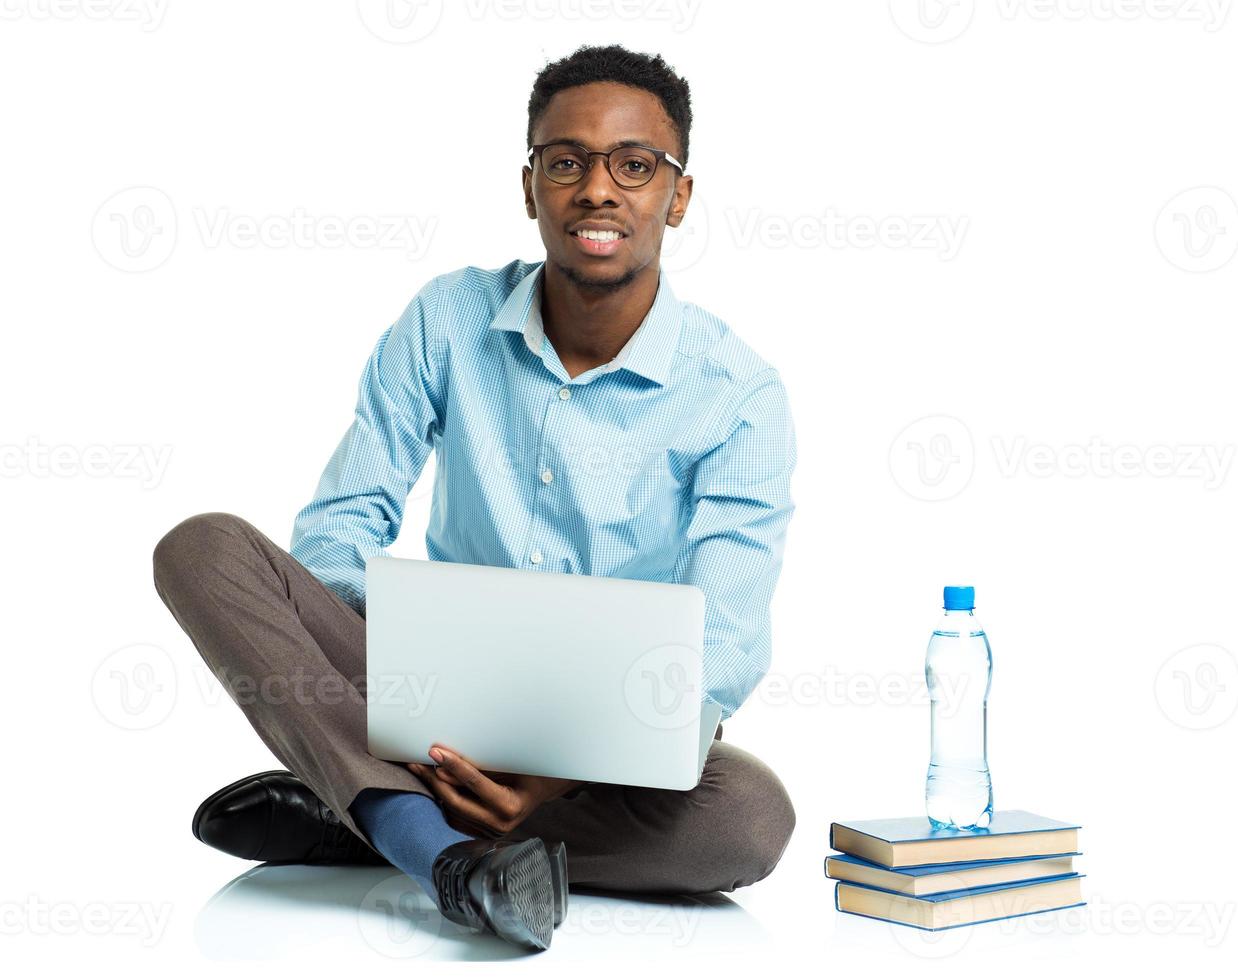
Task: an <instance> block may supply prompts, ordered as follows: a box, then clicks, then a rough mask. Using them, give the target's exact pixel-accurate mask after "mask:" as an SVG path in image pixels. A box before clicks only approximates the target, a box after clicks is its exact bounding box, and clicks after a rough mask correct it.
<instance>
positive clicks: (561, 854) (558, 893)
mask: <svg viewBox="0 0 1238 980" xmlns="http://www.w3.org/2000/svg"><path fill="white" fill-rule="evenodd" d="M550 870H551V872H552V873H553V874H554V886H555V928H556V929H557V928H559V926H560V925H561V924H562V922H563V920H564V919H565V918H566V917H567V901H568V898H567V896H568V892H567V845H566V844H564V843H563V841H559V842H558V843H557V844H555V846H554V847H553V848H552V849H551V851H550Z"/></svg>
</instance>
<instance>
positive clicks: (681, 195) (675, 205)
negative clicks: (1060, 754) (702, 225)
mask: <svg viewBox="0 0 1238 980" xmlns="http://www.w3.org/2000/svg"><path fill="white" fill-rule="evenodd" d="M691 199H692V175H691V174H684V175H683V176H682V177H677V178H675V195H674V196H673V197H672V198H671V206H670V208H669V209H668V210H667V212H666V224H667V226H668V227H670V228H678V227H679V225H680V223H681V222H682V221H683V217H684V215H685V214H686V213H687V211H688V201H690V200H691Z"/></svg>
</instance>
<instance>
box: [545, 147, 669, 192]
mask: <svg viewBox="0 0 1238 980" xmlns="http://www.w3.org/2000/svg"><path fill="white" fill-rule="evenodd" d="M548 146H574V147H577V148H578V149H579V150H580V151H581V152H582V153H583V154H584V155H585V159H586V160H589V161H592V159H593V158H594V157H606V172H607V173H608V174H610V176H611V179H612V180H613V181H614V182H615V183H616V184H618V185H619V186H620V187H623V188H627V189H629V190H631V189H635V188H637V187H644V186H645V185H646V184H648V183H649V182H650V181H652V180H653V178H654V177H655V176H657V173H658V166H659V165H660V164H661V163H662V161H663V160H665V161H666V162H667V163H669V164H670V165H671V166H672V167H675V168H676V169H677V170H678V171H679V175H680V176H681V177H682V176H683V174H684V167H683V164H682V163H680V162H679V161H678V160H676V159H675V158H674V157H673V156H671V155H670V154H669V153H667V152H666V151H665V150H656V149H654V148H653V147H652V146H645V145H643V144H641V143H627V144H624V145H622V146H616V147H615V148H614V149H613V150H609V151H608V152H605V153H603V152H602V151H601V150H590V149H589V148H588V147H587V146H581V144H579V143H571V142H567V141H564V140H556V141H555V142H553V143H536V144H534V145H533V146H531V147H529V162H530V164H531V163H532V162H533V159H534V157H536V158H537V162H538V164H539V166H540V167H541V170H542V173H543V174H545V175H546V179H547V180H549V181H550V182H551V183H552V184H559V185H560V186H564V187H566V186H570V185H571V184H577V183H579V182H580V179H581V177H584V175H585V174H586V173H588V170H582V171H581V172H580V176H579V177H577V178H576V179H575V180H556V179H555V178H554V177H552V176H550V174H549V172H547V170H546V164H545V163H544V162H543V161H542V151H544V150H545V149H546V147H548ZM620 150H646V151H648V152H649V153H652V154H653V158H654V163H653V169H652V170H651V171H650V172H649V176H648V177H647V178H646V179H645V180H643V181H641V182H640V183H639V184H624V183H621V182H620V180H619V178H618V177H616V176H615V172H614V171H613V170H611V169H610V155H611V154H612V153H617V152H618V151H620Z"/></svg>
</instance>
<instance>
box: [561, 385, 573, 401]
mask: <svg viewBox="0 0 1238 980" xmlns="http://www.w3.org/2000/svg"><path fill="white" fill-rule="evenodd" d="M571 397H572V391H571V389H570V388H566V387H564V388H560V389H559V400H560V401H567V400H568V399H569V398H571Z"/></svg>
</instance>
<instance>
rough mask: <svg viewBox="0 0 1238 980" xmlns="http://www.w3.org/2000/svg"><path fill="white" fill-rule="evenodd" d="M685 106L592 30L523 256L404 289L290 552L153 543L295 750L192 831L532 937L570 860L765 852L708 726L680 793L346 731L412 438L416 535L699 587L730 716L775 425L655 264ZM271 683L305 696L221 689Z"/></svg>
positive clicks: (737, 347) (719, 329)
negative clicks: (333, 866)
mask: <svg viewBox="0 0 1238 980" xmlns="http://www.w3.org/2000/svg"><path fill="white" fill-rule="evenodd" d="M690 127H691V108H690V100H689V91H688V85H687V83H686V82H685V81H684V80H683V79H682V78H679V77H678V76H677V75H675V74H674V72H673V71H672V70H671V69H670V68H669V67H668V66H667V65H666V64H665V63H664V62H663V60H662V59H661V58H660V57H651V56H648V55H644V54H637V53H633V52H630V51H627V50H625V49H623V48H621V47H618V46H610V47H587V46H586V47H582V48H580V49H579V50H577V51H576V52H575V53H574V54H572V55H571V56H569V57H567V58H565V59H563V60H561V61H558V62H555V63H553V64H550V65H548V66H547V67H546V68H545V69H544V70H543V71H542V72H541V74H540V75H539V76H538V78H537V80H536V82H535V85H534V88H533V93H532V96H531V98H530V100H529V123H528V141H529V146H530V148H531V150H530V153H529V158H528V166H526V167H525V168H524V169H523V174H522V181H523V188H524V199H525V207H526V210H527V212H528V215H529V217H530V218H533V219H535V220H536V221H537V222H538V228H539V230H540V233H541V237H542V241H543V242H544V244H545V247H546V259H545V261H544V262H541V263H526V262H522V261H514V262H511V263H510V264H508V265H506V266H503V267H502V268H499V269H493V270H486V269H479V268H477V267H473V266H470V267H467V268H465V269H461V270H457V271H456V272H452V273H449V274H446V275H441V276H438V277H437V278H435V279H433V280H431V282H430V283H429V284H428V285H427V286H425V287H424V288H423V289H422V290H421V291H420V292H419V293H418V294H417V296H416V297H415V298H414V299H413V301H412V302H411V303H410V304H409V306H408V308H407V309H406V310H405V312H404V314H403V316H401V317H400V319H399V320H398V321H397V322H396V323H395V324H394V325H392V326H391V327H390V328H389V329H388V330H387V331H386V332H385V333H383V334H382V336H381V337H380V338H379V340H378V343H377V346H376V347H375V349H374V352H373V354H372V356H371V357H370V359H369V361H368V363H367V365H366V367H365V371H364V374H363V376H362V380H361V385H360V396H359V399H358V404H357V409H356V418H355V419H354V421H353V423H352V425H351V427H350V428H349V430H348V432H347V434H346V435H345V436H344V439H343V441H342V442H341V443H340V445H339V447H338V449H337V450H336V452H335V454H334V456H333V457H332V459H331V461H330V462H329V464H328V466H327V468H326V471H325V472H324V473H323V476H322V479H321V481H320V483H319V485H318V488H317V491H316V493H315V496H314V499H313V500H312V501H311V502H310V503H309V504H308V505H307V506H306V507H305V508H304V509H303V510H302V511H301V512H300V513H299V514H298V516H297V518H296V520H295V522H294V528H293V536H292V547H291V550H290V551H284V550H283V549H282V548H280V547H279V546H277V545H276V544H274V543H273V542H272V541H271V540H270V539H269V538H268V537H266V536H265V535H264V534H262V533H261V532H260V531H258V530H257V529H256V528H255V527H253V525H251V524H249V523H248V522H246V521H244V520H242V519H241V518H239V517H236V516H234V515H231V514H221V513H207V514H200V515H197V516H194V517H191V518H189V519H187V520H185V521H182V522H181V523H180V524H178V525H177V526H176V527H174V528H173V529H172V530H171V531H169V532H168V533H167V534H166V535H165V536H164V537H163V539H162V540H161V541H160V542H159V544H158V545H157V547H156V549H155V554H154V567H155V583H156V587H157V589H158V591H159V594H160V596H161V597H162V598H163V600H164V602H165V603H166V604H167V606H168V608H169V609H170V610H171V612H172V613H173V615H174V616H175V617H176V618H177V620H178V621H179V622H180V624H181V625H182V626H183V628H184V629H185V631H186V632H187V633H188V635H189V636H190V638H191V639H192V640H193V642H194V644H195V646H196V647H197V649H198V651H199V652H200V653H201V654H202V656H203V657H204V659H205V660H206V661H207V663H208V664H209V665H210V667H211V669H212V671H213V672H214V673H215V674H216V676H218V677H219V678H220V679H221V681H222V682H224V683H225V685H226V686H227V687H228V689H229V691H230V693H231V694H232V696H233V698H234V700H236V701H237V703H238V705H240V706H241V708H242V710H243V711H244V712H245V715H246V717H247V719H248V720H249V721H250V723H251V724H252V725H253V727H254V728H255V729H256V730H257V732H258V734H259V735H260V736H261V737H262V739H263V741H264V742H265V743H266V744H267V745H268V746H269V747H270V749H271V751H272V752H273V753H274V754H275V755H276V757H278V758H279V759H280V761H281V762H282V763H283V764H284V765H285V766H287V767H288V769H289V770H291V772H283V771H276V772H272V773H260V774H258V775H256V776H251V777H247V778H246V779H243V780H240V781H238V782H237V783H234V784H232V785H231V786H226V787H224V788H223V789H222V790H219V791H218V792H216V793H214V794H212V795H211V796H210V797H208V798H207V799H206V800H205V801H204V802H203V804H202V806H201V807H200V808H199V810H198V812H197V813H196V814H195V817H194V823H193V829H194V833H195V835H196V836H197V837H198V838H199V839H201V840H203V841H205V842H207V843H210V844H212V845H214V846H216V847H219V848H221V849H223V850H226V851H228V852H229V853H232V854H236V855H239V856H242V857H246V858H249V859H256V860H263V861H274V862H303V863H347V862H358V861H372V862H376V863H381V862H383V861H384V860H385V861H389V862H390V863H392V864H394V865H396V866H397V867H399V868H401V869H402V870H404V871H406V872H407V873H408V874H409V875H411V876H412V877H414V878H415V879H417V880H418V881H419V882H420V883H421V885H422V887H423V889H424V890H425V891H426V894H427V895H429V896H430V897H431V898H432V899H433V900H434V901H435V902H436V904H437V905H438V906H439V908H440V910H441V912H442V913H443V915H444V916H445V917H447V918H449V919H451V920H452V921H455V922H458V923H462V924H464V925H467V926H468V927H469V928H471V929H473V930H475V931H481V932H489V933H494V934H497V935H499V936H502V937H503V938H505V939H507V940H509V941H511V942H514V943H517V944H520V945H523V946H526V947H529V948H533V949H544V948H546V946H548V945H549V943H550V939H551V933H552V929H553V927H554V926H555V925H557V924H558V923H559V922H560V921H562V918H563V915H564V912H565V909H566V903H567V891H568V884H569V880H570V882H571V883H573V884H580V885H591V886H595V887H601V888H611V889H618V890H630V891H642V892H671V893H682V892H689V893H690V892H703V891H713V890H719V889H721V890H728V891H729V890H732V889H734V888H736V887H739V886H742V885H746V884H750V883H752V882H754V881H757V880H759V879H761V878H763V877H765V876H766V875H768V874H769V873H770V872H771V871H772V870H773V868H774V866H775V865H776V864H777V862H778V860H779V859H780V858H781V856H782V853H783V851H784V849H785V847H786V845H787V842H788V839H789V837H790V834H791V831H792V829H793V827H794V825H795V812H794V809H793V807H792V805H791V802H790V800H789V798H788V796H787V793H786V790H785V788H784V787H783V785H782V783H781V782H780V781H779V779H778V777H777V776H776V775H774V773H773V772H771V771H770V769H769V768H768V767H767V766H765V765H764V764H763V763H762V762H761V761H760V760H758V759H756V758H755V757H754V756H752V755H751V754H749V753H747V752H745V751H744V750H742V749H739V748H735V747H733V746H731V745H728V744H724V743H723V742H722V741H721V735H722V726H721V725H719V726H718V729H717V731H716V732H715V735H714V743H713V745H712V746H711V748H710V751H709V754H708V756H707V760H706V762H705V768H704V772H703V774H702V777H701V780H700V783H699V784H698V785H697V786H696V788H694V789H692V790H689V791H686V792H679V791H669V790H657V789H649V788H644V787H631V786H619V785H612V784H604V783H586V782H579V781H571V780H563V779H551V778H546V777H537V776H521V775H511V774H503V773H488V772H482V771H479V770H478V769H477V768H476V767H474V766H473V765H472V763H471V762H470V761H469V760H468V759H465V758H463V757H461V756H459V755H458V754H456V753H453V752H451V747H450V746H437V745H436V747H434V748H433V749H432V750H431V756H432V757H434V758H436V760H437V762H438V765H437V766H423V765H418V764H410V765H407V766H404V765H397V764H394V763H390V762H385V761H382V760H378V759H375V758H373V757H372V756H370V755H369V754H368V753H367V752H366V733H365V694H366V685H365V677H364V675H365V621H364V615H365V588H364V563H365V559H366V558H367V557H369V556H371V555H376V554H381V553H383V549H385V548H386V547H387V546H389V545H390V544H391V543H392V542H393V541H395V539H396V537H397V535H398V534H399V531H400V526H401V522H402V520H403V511H404V504H405V501H406V500H407V497H408V494H409V491H410V489H411V487H412V486H413V484H414V483H415V481H416V480H417V477H418V475H419V473H420V472H421V469H422V467H423V465H424V463H425V462H426V460H427V459H428V457H429V455H430V453H431V452H434V453H435V454H436V460H437V468H436V476H435V483H434V495H433V500H432V510H431V516H430V523H429V527H428V528H427V532H426V547H427V551H428V554H429V557H430V558H431V559H433V560H437V561H454V562H468V563H473V564H489V565H499V566H507V567H514V568H526V569H536V570H543V571H556V572H569V573H576V574H585V575H607V576H614V577H621V578H638V579H647V580H652V581H662V582H687V583H692V584H695V585H697V586H699V587H700V588H701V589H702V590H703V592H704V593H705V597H706V628H705V644H706V648H705V651H704V677H703V682H704V683H703V686H704V692H703V696H704V697H705V698H707V699H710V700H712V701H714V702H716V703H717V704H719V705H721V707H722V719H723V720H724V721H725V720H726V719H727V718H729V717H730V716H731V715H732V714H733V713H734V712H735V711H736V709H738V707H739V706H740V704H741V703H742V702H743V701H744V699H745V698H746V697H747V696H748V694H749V693H750V692H751V691H752V689H753V688H754V687H755V686H756V684H757V683H758V682H759V681H760V679H761V677H762V676H763V675H764V674H765V672H766V671H767V670H768V666H769V661H770V650H771V634H770V623H769V602H770V597H771V595H772V593H773V589H774V585H775V582H776V581H777V577H778V574H779V570H780V568H781V564H782V550H783V543H784V539H785V532H786V527H787V524H788V521H789V520H790V517H791V514H792V511H793V509H794V505H793V503H792V500H791V497H790V490H789V483H790V478H791V473H792V470H793V468H794V465H795V455H796V451H795V438H794V430H793V426H792V421H791V416H790V412H789V409H788V406H787V399H786V393H785V391H784V389H783V386H782V383H781V381H780V379H779V376H778V374H777V372H776V371H775V369H774V368H772V367H771V366H770V365H768V364H767V363H766V362H764V361H763V360H761V358H759V357H758V356H757V355H756V354H755V353H754V352H753V351H752V350H750V349H749V348H748V347H747V346H746V345H745V344H744V343H743V342H742V341H740V340H739V338H738V337H736V336H735V334H734V333H732V332H731V331H730V330H729V329H728V327H727V326H726V324H725V323H723V322H722V321H721V320H719V319H718V318H716V317H714V316H712V315H711V314H709V313H707V312H706V311H705V310H703V309H701V308H700V307H698V306H695V305H693V304H690V303H684V302H681V301H679V300H678V299H677V298H676V297H675V295H674V293H673V292H672V291H671V287H670V284H669V282H668V281H667V278H666V276H665V274H664V273H663V271H662V270H661V267H660V263H659V254H660V250H661V245H662V236H663V232H664V229H665V228H666V227H667V226H671V227H676V226H678V225H679V224H680V222H681V221H682V220H683V218H684V214H685V211H686V209H687V207H688V201H689V199H690V197H691V194H692V178H691V177H690V176H687V175H686V173H685V171H684V168H685V165H686V163H687V159H688V136H689V130H690ZM442 164H443V165H449V164H450V161H449V160H444V161H442ZM487 220H490V219H487ZM479 227H480V228H482V229H484V228H485V221H481V220H479ZM484 613H485V611H484V610H479V614H483V615H484ZM546 628H547V629H553V628H554V616H553V611H552V610H549V611H548V614H547V622H546ZM277 677H278V678H280V679H282V680H284V681H285V682H287V683H286V684H285V685H284V687H282V688H281V690H291V691H295V692H300V693H299V694H292V695H290V696H283V697H276V696H258V697H254V696H242V693H243V692H252V691H253V690H254V689H255V687H258V688H260V689H262V690H264V691H268V692H269V691H270V690H273V687H272V685H271V682H272V681H273V679H275V678H277ZM264 684H265V685H266V686H265V687H264V686H263V685H264ZM332 692H334V693H332ZM293 773H295V775H293ZM568 854H570V855H571V861H570V864H568V863H567V855H568Z"/></svg>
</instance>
